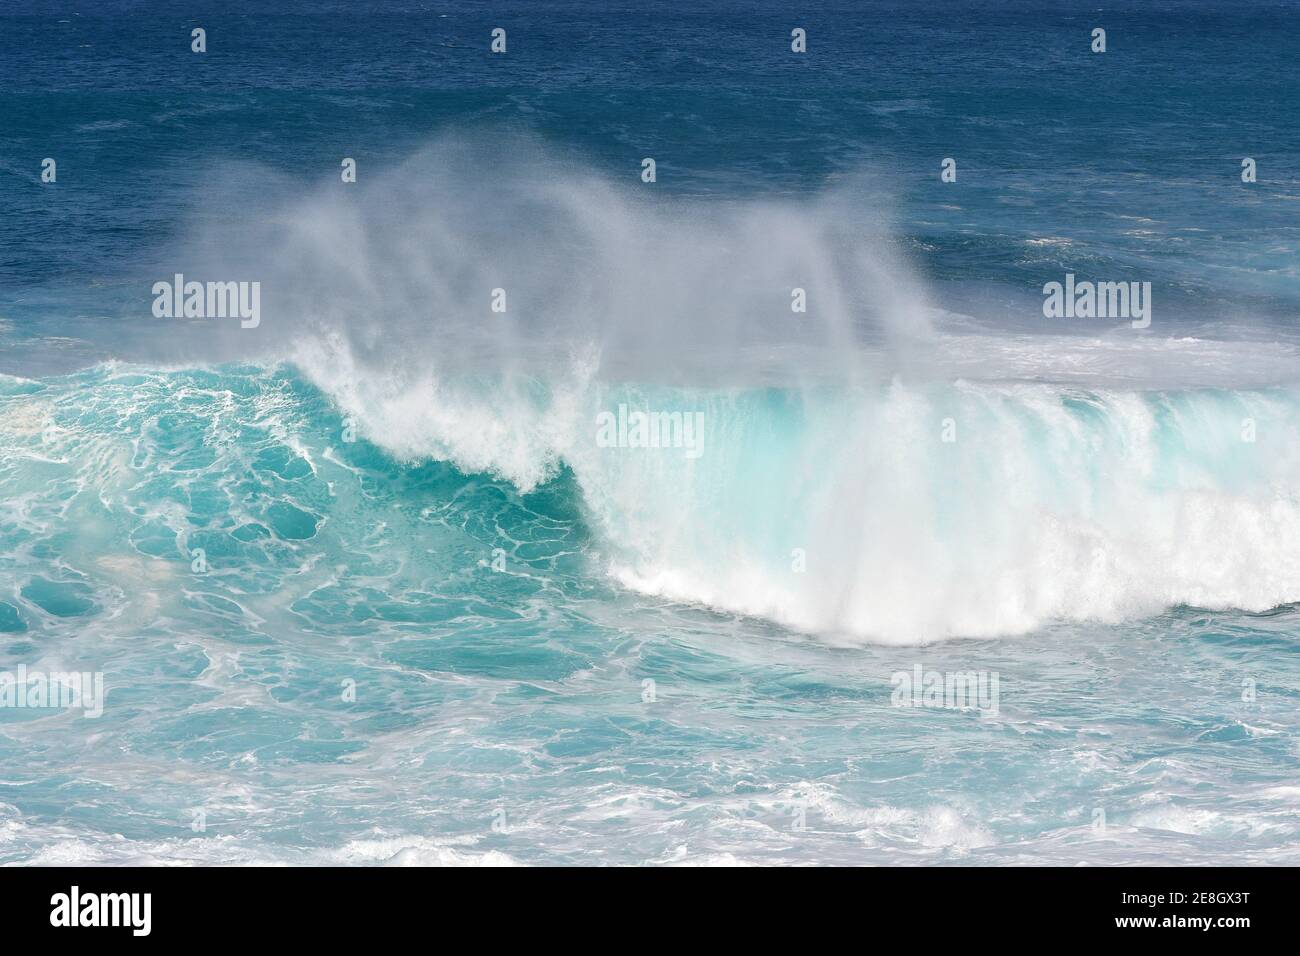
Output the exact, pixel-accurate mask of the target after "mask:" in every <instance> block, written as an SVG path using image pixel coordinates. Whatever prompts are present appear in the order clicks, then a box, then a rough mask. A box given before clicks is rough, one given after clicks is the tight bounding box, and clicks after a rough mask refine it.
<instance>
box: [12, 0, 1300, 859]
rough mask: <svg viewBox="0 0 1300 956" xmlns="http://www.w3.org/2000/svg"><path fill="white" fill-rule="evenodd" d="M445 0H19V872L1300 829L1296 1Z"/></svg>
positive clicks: (1085, 846) (15, 127)
mask: <svg viewBox="0 0 1300 956" xmlns="http://www.w3.org/2000/svg"><path fill="white" fill-rule="evenodd" d="M426 6H427V5H406V4H402V3H355V2H350V3H335V2H332V0H331V2H323V3H313V4H306V3H303V4H299V3H296V2H293V3H288V4H282V5H280V12H277V13H275V14H268V13H266V12H265V11H262V10H259V9H257V5H255V4H251V3H242V2H234V3H223V4H219V5H216V4H214V5H210V6H208V5H204V4H198V5H197V6H196V5H180V4H171V3H167V2H159V3H153V4H145V5H140V4H126V3H116V2H113V3H96V4H79V3H73V4H63V5H60V8H59V9H57V10H53V9H50V10H46V9H44V8H43V6H42V5H41V4H39V3H38V4H36V5H35V6H34V7H30V8H28V9H26V10H24V11H23V12H21V13H19V12H15V11H11V10H9V9H6V10H4V11H0V115H3V116H4V117H5V122H4V123H2V124H0V208H3V210H4V216H3V217H2V221H0V230H3V231H0V862H2V863H29V862H37V863H89V864H112V863H132V862H134V863H152V862H166V863H187V862H188V863H272V862H275V863H304V864H318V863H359V864H381V863H391V864H412V863H413V864H420V863H447V864H462V863H465V864H474V863H487V864H498V863H500V864H504V863H521V864H547V863H551V864H554V863H617V864H647V863H648V864H710V863H712V864H718V863H775V862H787V863H801V864H804V863H846V864H850V863H852V864H857V863H882V864H883V863H899V862H918V863H950V864H988V863H1061V864H1073V863H1088V864H1098V865H1110V864H1124V863H1135V862H1149V863H1202V864H1206V863H1223V864H1242V863H1288V864H1296V863H1298V862H1300V745H1298V744H1297V737H1296V733H1297V730H1300V726H1298V724H1300V718H1298V716H1297V715H1298V714H1300V709H1298V708H1297V700H1298V699H1300V654H1298V651H1297V648H1298V644H1297V638H1298V637H1300V337H1298V336H1297V334H1296V328H1297V325H1296V320H1297V317H1298V316H1300V285H1298V284H1297V275H1296V262H1297V245H1296V243H1297V223H1300V219H1298V218H1297V216H1296V208H1297V206H1296V203H1297V201H1300V189H1297V185H1298V183H1300V180H1298V179H1297V174H1296V172H1295V167H1294V161H1293V159H1292V157H1294V156H1297V155H1300V132H1297V131H1300V122H1297V120H1298V119H1300V114H1298V113H1297V110H1300V105H1298V104H1300V88H1298V87H1297V83H1298V81H1297V74H1296V72H1295V70H1294V66H1293V64H1292V61H1293V59H1294V56H1293V52H1294V50H1295V49H1296V48H1297V44H1298V43H1300V35H1297V29H1298V28H1297V23H1300V21H1298V20H1297V19H1296V18H1295V17H1294V15H1293V14H1294V12H1295V7H1294V5H1293V4H1289V3H1287V4H1284V3H1257V4H1250V5H1245V6H1243V5H1241V4H1225V3H1220V2H1217V0H1214V2H1212V0H1193V2H1187V3H1165V2H1155V0H1153V2H1151V3H1145V4H1131V5H1128V6H1126V8H1125V9H1124V10H1117V11H1113V12H1112V11H1103V12H1098V11H1096V10H1094V9H1091V8H1088V7H1086V6H1083V5H1080V4H1074V3H1069V2H1065V0H1061V2H1055V0H1035V2H1027V0H1026V2H1022V0H1015V2H999V3H991V2H990V3H984V2H976V0H962V2H956V3H945V4H943V5H940V7H939V8H936V9H933V10H931V9H928V8H926V7H924V6H923V5H918V4H913V3H891V2H881V3H865V4H851V5H850V4H843V5H839V4H829V5H827V4H822V5H819V6H818V8H817V10H816V11H809V12H808V14H807V16H803V15H800V16H797V17H796V16H794V15H793V14H791V13H790V12H788V11H786V10H784V9H782V8H781V6H779V5H776V4H765V3H760V4H757V5H745V6H744V7H741V6H739V5H734V4H726V3H713V2H709V3H703V4H695V5H693V6H692V8H691V9H690V10H685V9H674V10H672V12H671V14H669V13H666V12H665V11H664V10H663V9H660V8H658V7H656V6H655V5H651V6H649V7H647V6H645V5H642V4H624V3H621V2H611V3H602V4H599V5H594V4H586V3H560V2H557V3H546V4H529V5H528V6H527V7H526V8H519V9H510V10H501V9H497V8H495V7H493V6H492V5H490V4H481V3H458V4H455V5H448V6H446V7H445V8H444V7H438V8H437V9H434V8H426ZM1103 14H1104V19H1102V20H1100V22H1099V21H1098V18H1099V17H1103ZM796 21H797V22H796ZM496 25H503V26H505V27H506V28H507V29H508V32H509V36H510V41H509V42H510V52H509V54H508V55H507V56H506V57H504V58H502V57H493V56H492V55H491V54H490V53H488V52H487V39H488V35H489V31H490V30H491V28H492V27H494V26H496ZM795 25H804V26H806V28H807V30H808V36H809V43H810V46H809V53H808V54H807V55H805V56H803V57H802V58H796V57H795V55H794V54H791V53H790V52H789V34H790V29H791V28H792V26H795ZM1097 25H1104V26H1105V27H1106V28H1107V30H1108V38H1109V50H1108V52H1107V53H1106V54H1105V55H1104V56H1097V55H1093V54H1090V53H1089V52H1088V37H1089V32H1090V30H1091V29H1092V27H1093V26H1097ZM196 26H203V27H205V28H206V29H207V30H208V37H209V52H208V53H206V54H204V55H202V56H199V55H195V54H192V53H190V52H189V36H190V30H191V29H192V28H194V27H196ZM647 156H650V157H654V158H656V160H657V162H658V179H657V181H656V182H655V183H653V184H648V183H643V182H642V181H641V179H640V173H641V168H642V167H641V161H642V159H643V158H645V157H647ZM948 156H952V157H955V158H956V159H957V162H958V179H957V182H956V183H951V184H945V183H943V182H941V181H940V179H939V163H940V161H941V160H942V159H943V158H945V157H948ZM1244 156H1251V157H1254V158H1255V159H1256V160H1257V161H1258V164H1259V179H1258V182H1256V183H1254V184H1245V183H1243V182H1242V181H1241V179H1240V169H1241V165H1240V164H1241V160H1242V158H1243V157H1244ZM45 157H54V158H56V159H57V161H58V179H57V181H56V182H54V183H42V182H41V181H40V171H41V160H42V159H43V158H45ZM343 157H353V158H356V159H357V162H358V167H357V168H358V179H357V182H355V183H349V184H344V183H343V182H342V181H341V179H340V177H339V169H340V162H341V159H342V158H343ZM1067 272H1068V273H1073V274H1077V276H1078V277H1079V278H1080V279H1081V280H1083V279H1087V280H1091V281H1136V282H1150V283H1151V286H1152V297H1153V298H1152V302H1153V310H1152V322H1151V325H1150V327H1149V328H1145V329H1135V328H1133V327H1132V325H1131V323H1130V322H1129V321H1128V319H1127V317H1119V318H1112V319H1104V320H1103V319H1092V320H1088V319H1079V320H1064V319H1047V318H1045V317H1044V315H1043V311H1042V287H1043V284H1044V283H1047V282H1053V281H1057V282H1059V281H1062V280H1063V278H1064V276H1065V274H1066V273H1067ZM177 273H181V274H183V275H184V276H185V277H186V278H189V279H192V280H197V281H209V280H212V281H237V282H243V281H248V282H253V281H255V282H258V283H260V285H259V288H260V296H261V298H260V315H259V321H258V322H257V323H255V324H254V326H252V327H248V328H242V327H241V324H240V322H239V320H238V319H233V318H211V319H204V318H191V319H188V320H187V319H179V318H159V317H157V316H156V314H155V312H154V310H153V306H154V299H155V294H154V293H153V291H152V288H153V285H154V284H155V283H157V282H159V281H170V280H172V278H173V277H174V276H175V275H176V274H177ZM498 289H500V290H502V291H503V292H504V293H506V294H507V295H508V308H506V310H505V311H495V310H494V309H493V308H492V304H493V302H494V301H495V300H496V298H497V296H496V290H498ZM795 289H803V290H804V291H805V293H806V299H807V306H808V307H807V311H806V312H796V311H792V305H791V304H792V296H793V290H795ZM620 409H622V410H623V413H624V414H625V413H626V412H631V413H647V414H649V413H654V414H656V415H664V416H677V421H678V422H681V423H688V422H689V423H691V424H692V426H694V423H696V422H698V427H697V428H694V427H693V430H690V431H689V432H687V431H683V430H678V431H676V432H674V431H672V426H671V425H670V426H666V427H668V428H669V430H668V431H665V432H663V433H662V435H663V436H664V437H665V439H666V440H665V441H663V442H662V443H660V444H661V445H662V447H639V445H641V444H642V443H639V442H637V441H634V440H631V439H630V438H629V432H628V430H627V429H626V428H624V429H623V430H622V431H620V430H619V428H617V427H616V428H614V430H613V432H609V431H605V432H602V425H601V423H602V421H603V420H604V419H603V418H602V416H612V417H613V419H614V420H615V421H616V422H617V420H618V416H619V415H620ZM697 416H698V418H697ZM669 421H670V422H671V418H670V419H669ZM19 673H22V674H25V675H32V674H34V675H37V678H36V681H37V684H39V681H40V679H41V678H42V677H49V676H50V675H55V674H73V673H75V674H86V675H91V676H92V677H94V676H96V675H97V676H98V677H99V678H100V679H102V688H103V692H104V696H103V697H102V699H99V700H98V703H99V704H102V708H96V707H94V706H91V704H92V703H94V701H91V700H90V699H89V698H84V699H82V700H81V702H80V704H78V705H67V702H66V701H65V702H64V703H65V706H60V707H43V706H42V707H38V706H17V704H16V700H17V698H16V697H13V696H11V697H6V696H5V695H6V694H16V690H15V684H14V682H13V681H12V680H11V681H8V683H6V676H7V675H17V674H19ZM967 677H970V678H971V679H972V680H973V681H974V686H976V687H977V688H978V689H977V691H976V692H975V693H974V695H973V696H971V695H963V694H962V693H961V692H960V691H959V688H960V687H961V686H962V682H963V681H964V680H965V678H967ZM935 679H937V681H938V683H939V685H940V686H941V687H942V691H943V692H942V693H939V694H937V696H927V693H928V689H932V688H933V684H932V680H935ZM918 681H919V684H918V686H917V687H916V688H915V689H913V688H912V687H911V684H912V683H913V682H918ZM32 686H36V685H35V684H33V685H32ZM86 686H87V687H91V686H93V683H92V684H90V685H86ZM913 690H915V693H913ZM25 699H26V700H27V702H28V703H30V702H31V699H30V698H25ZM98 709H102V713H94V714H93V715H92V711H96V710H98Z"/></svg>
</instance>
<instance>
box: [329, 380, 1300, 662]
mask: <svg viewBox="0 0 1300 956" xmlns="http://www.w3.org/2000/svg"><path fill="white" fill-rule="evenodd" d="M485 392H486V393H487V394H489V395H491V394H494V391H493V390H492V389H485ZM503 394H510V398H509V400H508V401H507V402H505V403H504V406H505V407H503V408H501V409H499V410H498V409H496V408H494V407H493V404H494V402H495V401H496V399H492V398H484V399H481V400H480V401H477V402H473V401H467V400H466V399H465V398H464V395H463V393H462V394H460V395H458V397H457V398H456V399H454V400H453V401H451V402H449V403H447V404H442V403H438V404H437V407H436V410H435V409H433V408H430V409H428V410H427V411H425V412H424V413H423V414H422V413H421V412H420V410H419V400H418V399H417V398H416V397H415V396H411V395H409V394H406V393H397V394H393V393H391V392H386V391H385V390H384V388H383V387H382V386H380V387H378V388H375V387H373V386H372V387H371V388H367V387H366V386H364V385H361V384H359V383H358V382H357V380H356V379H352V380H351V384H350V386H349V388H348V391H347V397H346V399H345V404H344V407H345V409H346V410H347V411H348V412H349V413H352V414H356V415H357V416H358V417H359V420H360V421H361V422H362V423H363V424H362V427H363V430H364V432H365V433H366V434H367V435H369V436H371V437H372V438H373V440H374V441H376V442H377V443H378V444H380V445H383V446H387V447H389V448H390V450H392V451H394V452H398V453H401V454H404V455H411V454H420V455H427V456H431V457H438V458H446V459H448V460H450V461H452V462H455V463H456V464H457V465H458V466H459V467H461V468H463V469H465V470H467V471H488V472H491V473H494V474H496V475H499V476H501V477H504V478H507V479H509V480H511V481H513V482H515V483H516V484H517V485H518V486H520V487H522V488H525V489H527V488H533V487H537V486H538V484H539V483H543V482H545V481H546V480H547V478H548V476H550V475H553V474H555V473H556V471H557V469H559V468H567V469H570V470H571V472H572V475H573V477H574V479H575V480H576V485H577V488H578V489H580V491H581V494H582V504H583V507H584V509H585V511H586V513H587V514H588V515H589V516H590V523H591V525H592V527H593V528H594V529H596V530H597V532H598V535H597V539H596V543H595V547H596V548H597V549H598V552H597V553H598V556H594V557H593V561H597V562H601V563H602V569H603V570H606V571H608V572H609V573H611V574H612V575H613V576H614V577H615V578H616V579H617V580H618V581H619V582H621V583H622V584H624V585H626V586H629V587H632V588H634V589H637V590H641V591H646V592H649V593H653V594H660V595H664V596H667V597H671V598H674V599H679V600H685V601H690V602H698V603H702V604H707V605H709V606H712V607H717V608H722V609H726V610H730V611H737V612H742V613H746V614H754V615H759V616H763V617H768V618H771V619H773V620H776V621H779V622H781V623H784V624H787V625H789V626H791V627H794V628H797V629H800V630H803V631H807V632H811V633H818V634H823V635H828V636H833V637H837V638H842V639H849V640H858V641H860V640H883V641H888V642H905V643H910V642H926V641H930V640H935V639H940V638H946V637H961V636H968V637H969V636H993V635H1000V634H1020V633H1024V632H1027V631H1030V630H1033V629H1035V628H1037V627H1040V626H1041V625H1043V624H1044V623H1046V622H1049V621H1053V620H1087V619H1096V620H1101V621H1118V620H1123V619H1127V618H1134V617H1140V616H1145V615H1151V614H1154V613H1156V612H1158V611H1160V610H1162V609H1164V608H1166V607H1172V606H1177V605H1192V606H1198V607H1207V608H1230V607H1231V608H1240V609H1246V610H1252V611H1262V610H1267V609H1269V608H1272V607H1275V606H1278V605H1282V604H1286V603H1289V602H1293V601H1296V600H1300V534H1297V532H1300V455H1298V453H1297V449H1300V442H1297V438H1300V436H1298V435H1297V434H1296V430H1295V429H1296V426H1295V422H1296V421H1297V418H1296V412H1297V408H1298V402H1300V393H1297V392H1296V391H1295V390H1288V389H1270V390H1260V391H1242V390H1198V391H1178V392H1164V391H1160V392H1132V391H1112V390H1089V389H1081V388H1073V387H1058V386H1048V385H1041V384H1023V383H1021V384H1000V385H999V384H990V383H983V384H977V383H965V384H959V385H956V386H942V387H940V386H931V387H926V388H918V387H908V386H904V385H902V384H899V383H897V382H896V383H893V384H891V385H888V386H884V387H881V388H858V389H853V390H846V389H842V388H834V389H833V388H814V389H807V390H799V391H792V390H788V389H779V388H766V389H734V390H726V391H705V390H683V389H675V388H663V387H661V388H647V387H627V386H620V387H611V386H604V385H597V384H591V385H588V386H587V387H586V388H585V389H584V390H582V391H579V392H567V393H563V394H560V395H557V394H556V393H555V392H554V391H551V390H545V389H539V390H538V393H537V394H536V395H534V396H532V397H531V398H522V397H521V396H520V395H519V394H517V393H503ZM620 407H621V408H623V409H624V410H625V411H624V416H625V417H626V416H627V415H630V414H631V413H632V412H635V411H636V410H641V411H643V412H648V411H651V410H657V411H659V412H661V413H668V414H671V413H677V414H680V415H681V416H683V418H685V417H688V416H691V415H697V416H699V421H700V422H702V426H703V427H702V429H701V432H700V435H699V439H698V442H697V445H696V447H695V448H694V450H692V449H691V448H690V447H686V446H685V445H684V446H683V447H661V448H653V447H601V443H600V441H599V439H600V422H601V420H602V419H601V416H602V415H607V416H608V417H609V419H614V418H615V417H616V416H617V415H618V413H619V409H620ZM445 422H454V423H455V427H446V426H445V424H444V423H445ZM503 433H509V434H514V435H519V436H523V437H522V438H521V439H520V440H518V441H513V442H512V441H501V440H499V438H498V436H500V435H501V434H503Z"/></svg>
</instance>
